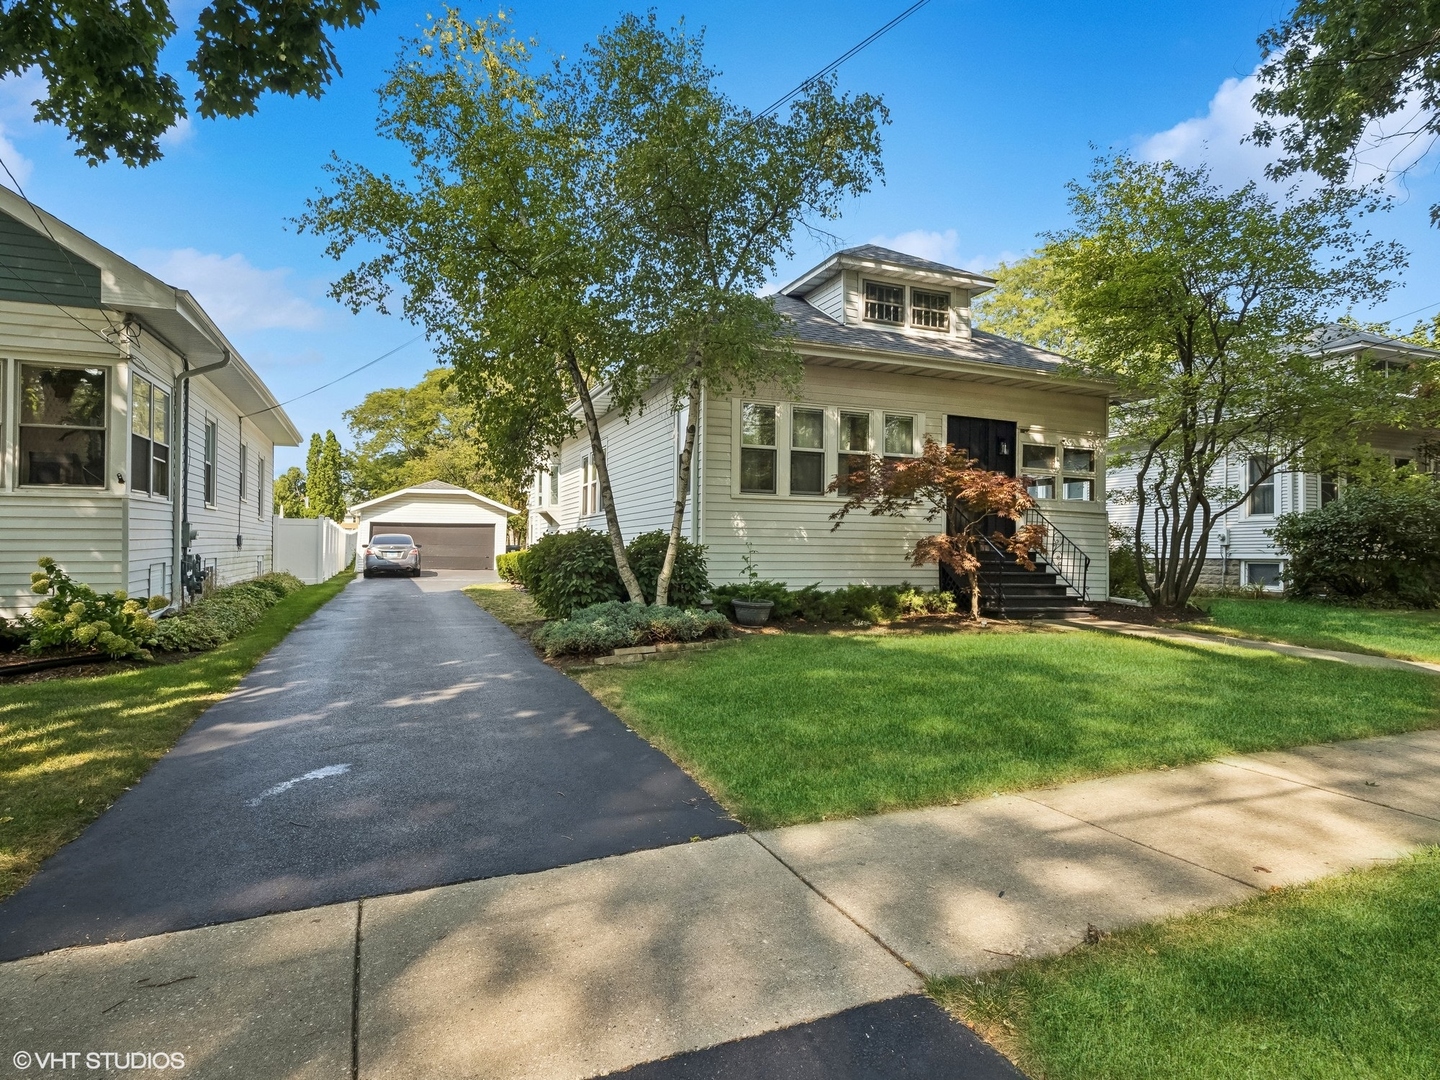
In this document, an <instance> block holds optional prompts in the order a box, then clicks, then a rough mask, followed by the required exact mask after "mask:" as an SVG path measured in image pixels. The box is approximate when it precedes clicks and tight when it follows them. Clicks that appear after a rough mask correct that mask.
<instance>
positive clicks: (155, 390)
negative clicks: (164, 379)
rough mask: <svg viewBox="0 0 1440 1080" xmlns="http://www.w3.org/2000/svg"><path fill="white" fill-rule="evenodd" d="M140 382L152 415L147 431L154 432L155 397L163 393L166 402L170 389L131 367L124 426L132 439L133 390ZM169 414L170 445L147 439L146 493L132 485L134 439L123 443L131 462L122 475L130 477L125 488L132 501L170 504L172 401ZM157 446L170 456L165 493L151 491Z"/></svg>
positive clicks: (172, 482)
mask: <svg viewBox="0 0 1440 1080" xmlns="http://www.w3.org/2000/svg"><path fill="white" fill-rule="evenodd" d="M141 383H144V384H145V385H147V386H149V387H150V409H151V416H152V419H151V421H150V430H151V431H152V432H153V431H154V430H155V421H154V419H153V416H154V409H155V395H156V394H164V395H165V397H166V399H167V400H168V399H169V398H170V388H169V387H168V386H165V385H164V384H162V383H161V382H160V381H159V380H158V379H155V378H154V377H153V376H150V375H148V374H145V375H142V374H140V373H139V372H138V371H136V370H135V369H134V368H133V367H132V368H131V371H130V406H129V413H128V415H127V417H126V420H127V424H126V427H127V429H128V431H129V432H130V434H131V436H133V435H134V433H135V390H136V388H137V387H138V386H139V385H140V384H141ZM168 411H169V414H170V415H168V416H167V417H166V424H165V426H166V427H167V428H168V429H169V433H170V441H169V442H166V443H157V442H156V440H154V439H150V440H149V442H150V444H151V449H150V454H151V457H150V463H149V469H150V475H149V476H147V477H146V478H145V488H146V490H144V491H140V490H138V489H137V488H136V486H135V476H136V473H137V471H138V470H137V469H136V468H135V444H134V441H133V439H131V440H127V442H126V446H125V453H126V457H127V459H128V460H129V462H130V468H129V471H128V472H127V473H126V474H125V475H126V476H128V477H129V480H130V482H129V484H127V485H126V486H127V488H128V489H129V492H130V497H131V498H132V499H133V498H146V499H155V500H158V501H160V502H169V501H170V489H171V488H172V487H173V486H174V482H175V416H174V402H173V401H172V402H171V403H170V409H169V410H168ZM157 445H159V446H163V447H165V449H166V450H167V451H169V454H170V456H169V457H168V458H167V459H166V466H167V467H166V479H167V483H166V485H165V490H164V491H155V490H153V485H154V483H155V464H154V462H155V457H154V454H155V449H154V448H155V446H157Z"/></svg>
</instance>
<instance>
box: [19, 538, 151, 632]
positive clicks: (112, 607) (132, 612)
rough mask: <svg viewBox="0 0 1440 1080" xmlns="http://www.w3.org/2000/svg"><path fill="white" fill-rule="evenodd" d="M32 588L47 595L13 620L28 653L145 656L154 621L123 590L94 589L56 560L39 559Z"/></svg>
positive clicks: (31, 577)
mask: <svg viewBox="0 0 1440 1080" xmlns="http://www.w3.org/2000/svg"><path fill="white" fill-rule="evenodd" d="M39 565H40V569H39V570H37V571H36V572H35V573H33V574H31V575H30V591H31V592H35V593H40V594H42V595H44V596H45V599H44V600H41V601H40V602H39V603H38V604H36V605H35V607H34V608H32V609H31V610H30V611H29V612H28V613H26V614H24V615H22V616H20V618H18V619H17V620H16V625H17V626H18V627H19V632H20V634H21V635H22V636H23V637H24V639H25V644H24V649H25V651H26V652H30V653H36V654H39V653H43V652H48V651H53V650H72V649H78V650H85V649H95V650H98V651H99V652H102V653H105V654H106V655H107V656H115V657H120V656H140V657H147V656H149V655H150V654H149V652H148V651H147V648H146V647H147V646H149V645H151V644H153V643H154V641H155V632H156V625H155V620H154V619H152V618H150V615H149V612H148V610H147V607H146V605H145V604H142V603H141V602H140V601H139V600H131V599H130V598H129V597H128V596H127V595H126V594H125V593H124V592H118V591H117V592H112V593H98V592H96V591H95V590H94V589H92V588H91V587H90V586H89V585H85V584H83V583H81V582H78V581H75V580H73V579H72V578H71V577H70V575H69V574H67V573H65V571H64V569H62V568H61V567H60V565H59V564H58V563H56V562H55V560H54V559H52V558H50V557H49V556H45V557H43V558H41V559H40V563H39Z"/></svg>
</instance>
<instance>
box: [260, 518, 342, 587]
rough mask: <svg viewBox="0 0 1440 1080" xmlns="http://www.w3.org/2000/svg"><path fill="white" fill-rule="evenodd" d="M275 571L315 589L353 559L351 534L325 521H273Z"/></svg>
mask: <svg viewBox="0 0 1440 1080" xmlns="http://www.w3.org/2000/svg"><path fill="white" fill-rule="evenodd" d="M273 521H274V523H275V532H274V542H275V569H276V570H284V571H288V572H289V573H291V574H294V575H295V576H296V577H298V578H299V579H300V580H301V581H303V582H305V584H306V585H318V584H319V583H320V582H322V581H326V580H328V579H330V578H332V577H334V576H335V575H336V574H338V573H340V571H341V570H344V569H345V567H347V566H348V565H350V560H351V559H353V558H355V530H354V529H343V528H341V527H340V526H339V525H337V524H335V522H333V521H331V520H330V519H329V518H326V517H319V518H282V517H277V518H274V519H273Z"/></svg>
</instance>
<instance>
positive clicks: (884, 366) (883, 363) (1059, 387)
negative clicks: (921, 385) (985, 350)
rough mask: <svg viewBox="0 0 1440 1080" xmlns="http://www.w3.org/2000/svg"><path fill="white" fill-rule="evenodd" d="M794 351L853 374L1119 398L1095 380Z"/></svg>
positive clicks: (953, 362) (806, 346)
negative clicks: (916, 377) (881, 373)
mask: <svg viewBox="0 0 1440 1080" xmlns="http://www.w3.org/2000/svg"><path fill="white" fill-rule="evenodd" d="M796 348H797V350H798V351H799V353H800V355H801V356H802V357H803V358H804V360H805V362H806V363H807V364H816V365H818V366H821V367H834V368H848V369H850V370H855V371H885V372H891V373H893V374H897V375H919V376H922V377H925V378H931V379H949V380H953V381H956V382H982V383H989V384H991V385H994V386H1020V387H1027V388H1029V389H1037V388H1040V387H1043V388H1044V389H1046V390H1049V391H1052V392H1054V393H1060V394H1076V395H1079V396H1082V397H1103V398H1105V399H1106V401H1107V402H1109V403H1111V404H1114V403H1116V402H1117V401H1118V400H1119V398H1118V397H1117V395H1116V393H1115V386H1114V384H1113V383H1109V382H1105V381H1103V380H1099V379H1083V378H1075V377H1072V376H1064V375H1060V374H1057V373H1055V372H1049V371H1035V370H1030V369H1025V368H1009V367H1001V366H999V365H996V364H985V363H975V362H970V361H965V360H958V359H949V358H940V357H924V356H916V355H911V354H898V353H896V354H885V353H877V352H875V351H873V350H871V349H847V348H845V347H843V346H838V345H816V344H813V343H811V342H806V341H801V342H797V343H796Z"/></svg>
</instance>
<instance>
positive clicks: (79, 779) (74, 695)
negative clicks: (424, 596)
mask: <svg viewBox="0 0 1440 1080" xmlns="http://www.w3.org/2000/svg"><path fill="white" fill-rule="evenodd" d="M353 578H354V574H353V573H351V572H350V571H345V572H343V573H341V574H339V575H337V576H336V577H334V578H331V579H330V580H329V581H327V582H325V583H323V584H320V585H312V586H310V587H309V588H306V589H301V590H300V591H299V592H296V593H292V594H291V595H289V596H287V597H286V598H285V599H284V600H281V601H280V602H279V603H278V604H276V605H275V606H274V607H272V608H271V609H270V610H269V611H267V612H266V613H265V618H264V620H263V621H262V622H261V623H260V624H259V625H258V626H256V627H255V628H254V629H253V630H250V631H249V632H247V633H245V634H242V635H241V636H240V637H238V638H236V639H235V640H234V641H231V642H228V643H226V644H225V645H222V646H220V648H218V649H215V650H214V651H213V652H208V653H201V654H199V655H197V656H195V657H193V658H192V659H189V660H183V661H180V662H178V663H173V664H157V665H155V666H154V667H143V668H136V669H133V670H129V671H122V672H119V673H117V674H113V675H102V676H99V677H96V678H76V679H52V680H48V681H45V682H34V683H18V684H16V683H11V684H6V683H0V897H5V896H9V895H10V894H11V893H13V892H14V891H15V890H16V889H18V888H19V887H20V886H21V885H23V884H24V883H25V881H26V879H28V878H29V877H30V875H31V874H33V873H34V872H35V871H36V870H37V869H38V868H39V866H40V863H41V862H42V861H43V860H44V859H45V858H46V857H47V856H49V855H51V854H53V853H54V852H55V850H56V849H57V848H59V847H60V846H61V845H63V844H65V843H68V842H69V841H70V840H73V839H74V838H75V837H76V836H78V835H79V833H80V831H81V830H82V829H83V828H85V826H86V825H88V824H89V823H90V822H91V821H93V820H94V819H95V818H97V817H99V816H100V814H102V813H103V812H104V811H105V810H106V808H107V807H109V806H110V804H111V803H112V802H114V801H115V799H117V798H118V797H119V796H120V794H121V792H123V791H124V790H125V789H126V788H128V787H130V786H131V785H132V784H134V783H135V781H136V780H138V779H140V777H141V776H143V775H144V774H145V771H146V770H147V769H149V768H150V766H151V765H153V764H154V763H155V761H156V760H157V759H158V758H160V757H161V756H162V755H163V754H164V753H165V751H166V750H168V749H170V747H171V746H172V745H174V743H175V740H176V739H178V738H179V737H180V735H181V733H183V732H184V730H185V729H186V728H187V727H189V726H190V724H191V722H192V721H193V720H194V719H195V718H196V717H197V716H199V715H200V713H201V712H203V711H204V710H205V708H206V707H207V706H209V705H211V704H213V703H214V702H216V701H218V700H219V699H220V698H221V697H223V696H224V695H225V694H226V693H228V692H229V691H230V690H231V689H233V688H234V686H235V684H236V683H237V682H239V681H240V678H241V676H243V675H244V674H245V673H246V672H247V671H249V670H250V669H251V668H252V667H254V666H255V663H256V662H257V661H258V660H259V659H260V658H261V657H262V656H264V655H265V653H267V652H269V651H270V649H272V648H273V647H274V646H275V645H276V644H278V643H279V642H280V640H281V639H282V638H284V637H285V635H286V634H288V633H289V632H290V631H291V630H293V629H294V628H295V627H296V626H297V625H298V624H299V623H301V622H302V621H304V620H305V619H306V618H308V617H309V616H310V615H312V614H313V613H314V612H315V611H316V609H318V608H319V607H320V606H321V605H322V604H324V603H325V602H326V601H327V600H330V599H332V598H333V597H334V596H335V595H336V594H337V593H338V592H339V591H340V590H341V589H342V588H344V586H345V584H346V583H347V582H349V581H351V580H353Z"/></svg>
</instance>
